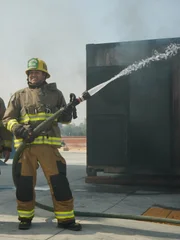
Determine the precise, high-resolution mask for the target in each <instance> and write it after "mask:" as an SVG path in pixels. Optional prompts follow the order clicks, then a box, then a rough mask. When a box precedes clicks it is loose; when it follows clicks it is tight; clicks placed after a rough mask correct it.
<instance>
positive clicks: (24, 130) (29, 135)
mask: <svg viewBox="0 0 180 240" xmlns="http://www.w3.org/2000/svg"><path fill="white" fill-rule="evenodd" d="M12 130H13V133H14V135H15V137H16V138H17V139H18V138H22V139H24V140H25V142H27V143H31V142H33V141H34V139H35V138H36V137H35V135H34V133H33V129H32V128H31V127H30V126H29V127H24V125H22V124H16V125H14V126H13V129H12Z"/></svg>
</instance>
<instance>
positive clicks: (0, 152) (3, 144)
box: [0, 98, 12, 162]
mask: <svg viewBox="0 0 180 240" xmlns="http://www.w3.org/2000/svg"><path fill="white" fill-rule="evenodd" d="M5 110H6V107H5V104H4V101H3V99H2V98H0V156H2V157H4V162H7V161H8V159H9V158H10V153H11V151H12V133H11V132H10V131H8V130H7V129H6V128H5V127H4V126H3V123H2V118H3V116H4V113H5Z"/></svg>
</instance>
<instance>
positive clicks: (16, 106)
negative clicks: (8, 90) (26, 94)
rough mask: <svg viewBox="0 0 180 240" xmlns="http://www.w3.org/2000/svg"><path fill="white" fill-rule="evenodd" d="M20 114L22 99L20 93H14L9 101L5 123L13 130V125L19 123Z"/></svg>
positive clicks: (4, 118) (8, 128)
mask: <svg viewBox="0 0 180 240" xmlns="http://www.w3.org/2000/svg"><path fill="white" fill-rule="evenodd" d="M19 116H20V100H19V95H18V94H16V93H15V94H14V95H13V96H12V97H11V98H10V100H9V103H8V106H7V109H6V111H5V114H4V117H3V125H4V126H5V127H6V128H7V130H9V131H10V132H12V127H13V126H14V125H15V124H18V119H19Z"/></svg>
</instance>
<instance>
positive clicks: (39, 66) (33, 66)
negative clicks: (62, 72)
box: [26, 58, 50, 78]
mask: <svg viewBox="0 0 180 240" xmlns="http://www.w3.org/2000/svg"><path fill="white" fill-rule="evenodd" d="M30 70H38V71H42V72H44V73H46V75H47V78H49V77H50V74H49V73H48V69H47V65H46V63H45V62H44V61H43V60H41V59H39V58H31V59H30V60H29V61H28V64H27V69H26V74H27V75H29V71H30Z"/></svg>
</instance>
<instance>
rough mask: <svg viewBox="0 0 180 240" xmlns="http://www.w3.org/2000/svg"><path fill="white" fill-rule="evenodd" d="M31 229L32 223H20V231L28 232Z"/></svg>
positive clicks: (23, 221)
mask: <svg viewBox="0 0 180 240" xmlns="http://www.w3.org/2000/svg"><path fill="white" fill-rule="evenodd" d="M30 228H31V221H28V220H27V221H26V220H22V221H21V222H20V223H19V229H20V230H28V229H30Z"/></svg>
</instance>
